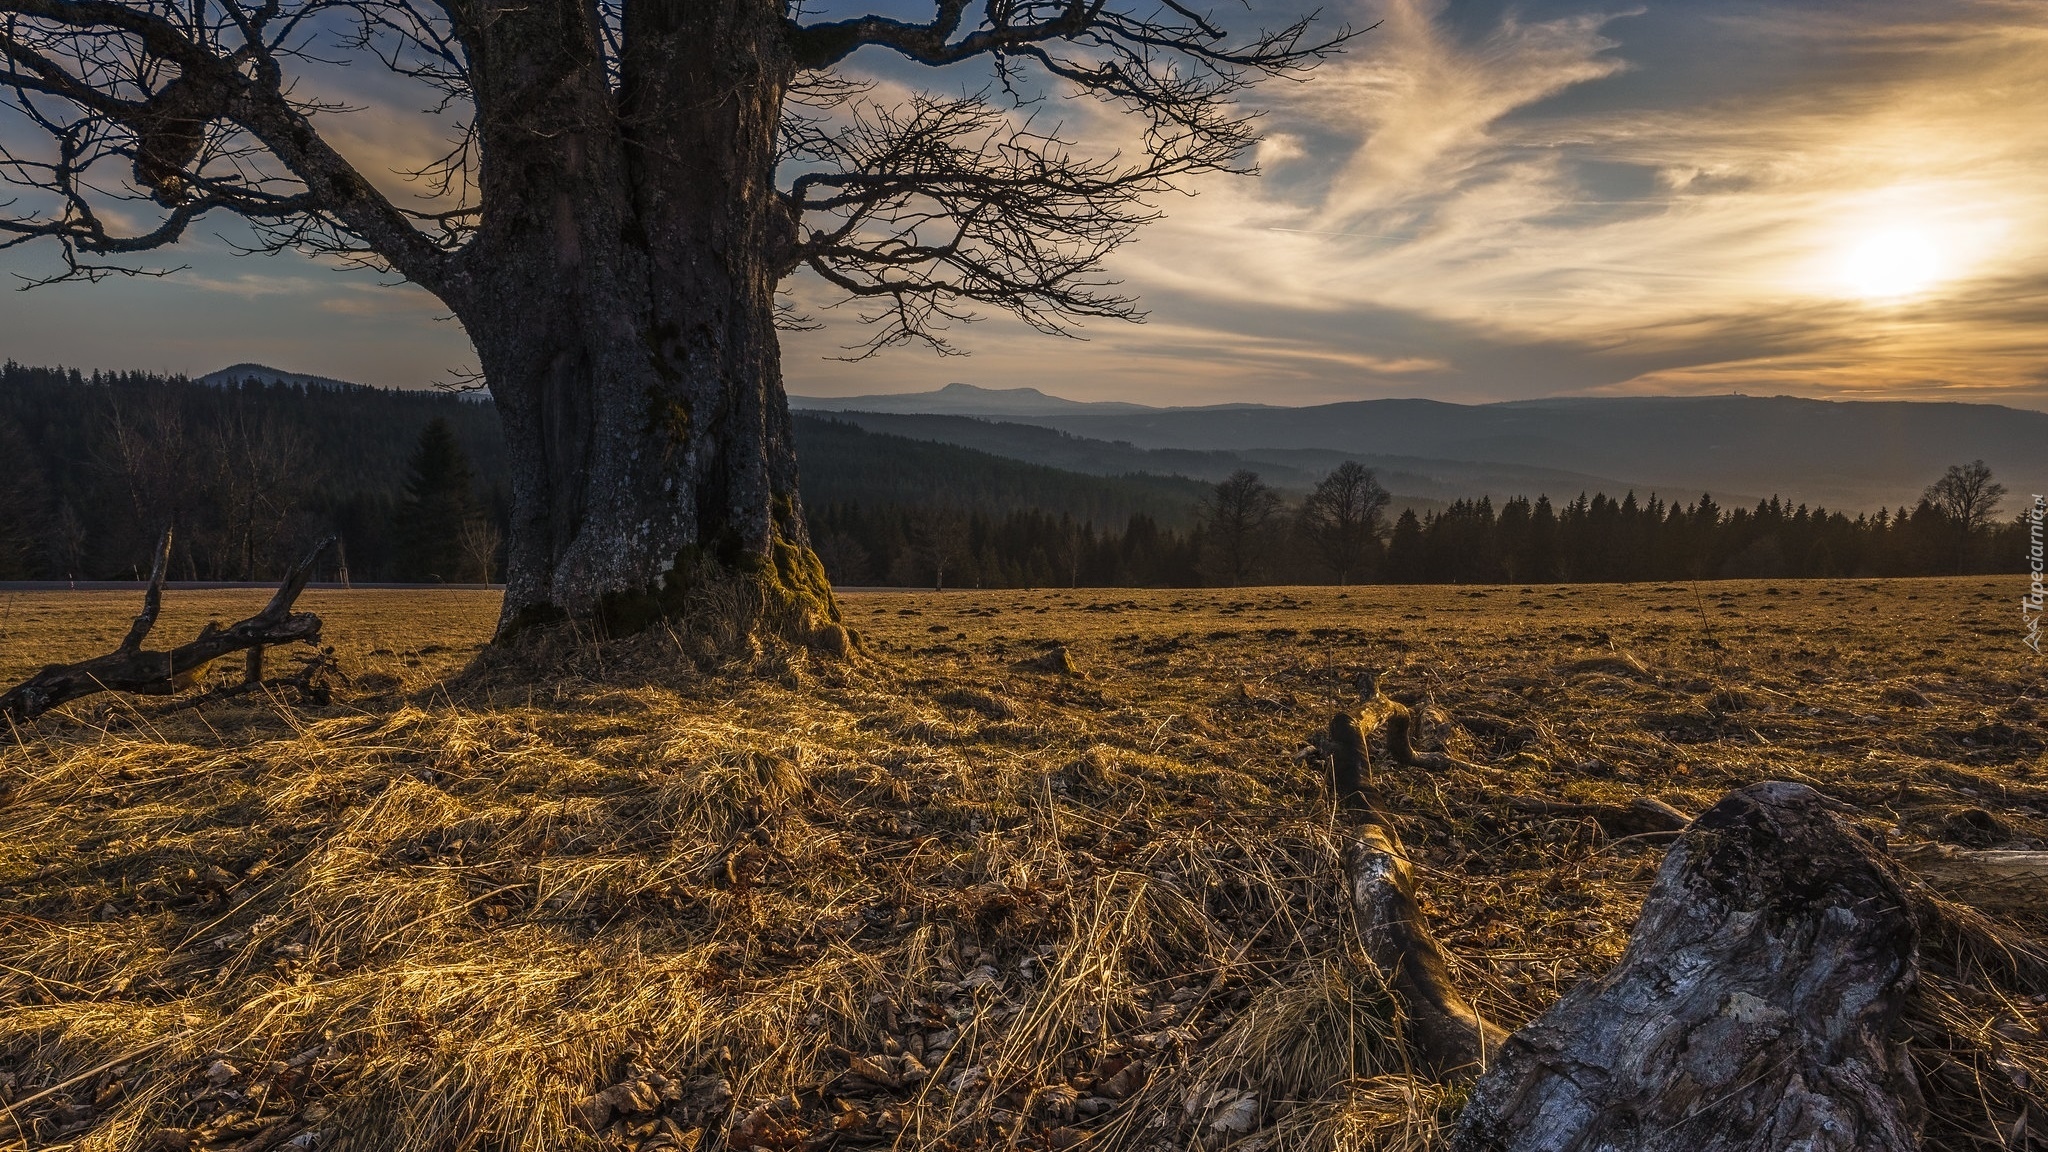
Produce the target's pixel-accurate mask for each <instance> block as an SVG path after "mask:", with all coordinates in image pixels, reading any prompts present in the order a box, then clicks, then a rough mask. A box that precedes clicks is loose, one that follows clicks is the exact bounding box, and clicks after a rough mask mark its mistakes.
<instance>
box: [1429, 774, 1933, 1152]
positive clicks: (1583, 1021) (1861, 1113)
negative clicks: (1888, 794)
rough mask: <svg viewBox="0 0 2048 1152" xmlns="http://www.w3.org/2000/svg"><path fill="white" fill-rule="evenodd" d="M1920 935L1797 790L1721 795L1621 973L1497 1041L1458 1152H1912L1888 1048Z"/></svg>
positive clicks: (1910, 1116)
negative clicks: (1834, 1151) (1830, 1151)
mask: <svg viewBox="0 0 2048 1152" xmlns="http://www.w3.org/2000/svg"><path fill="white" fill-rule="evenodd" d="M1915 936H1916V929H1915V924H1914V918H1913V914H1912V912H1911V911H1910V910H1909V908H1908V906H1907V901H1906V898H1905V895H1904V894H1903V893H1902V892H1901V890H1900V886H1899V884H1898V883H1897V881H1896V880H1895V879H1894V878H1893V875H1892V873H1891V871H1890V869H1889V868H1888V867H1887V866H1886V864H1885V863H1884V862H1883V861H1882V860H1880V859H1879V858H1878V856H1877V855H1876V854H1875V853H1874V852H1873V851H1872V849H1871V847H1870V846H1869V845H1868V844H1866V843H1865V842H1864V840H1863V839H1862V837H1860V836H1858V835H1857V834H1856V832H1855V831H1854V830H1853V829H1851V828H1849V827H1848V826H1847V825H1846V824H1844V823H1843V822H1842V821H1840V820H1839V819H1837V818H1836V817H1835V816H1834V815H1833V814H1832V813H1831V812H1830V811H1829V810H1828V803H1827V801H1825V800H1824V799H1822V797H1821V796H1820V795H1819V794H1818V793H1816V792H1814V791H1813V790H1812V789H1810V788H1807V787H1805V786H1803V785H1799V784H1787V783H1777V782H1771V783H1763V784H1756V785H1752V786H1750V787H1748V788H1744V789H1742V790H1740V791H1737V792H1734V793H1731V794H1729V795H1728V796H1726V797H1724V798H1723V799H1722V800H1721V801H1720V802H1719V803H1718V804H1716V805H1714V807H1713V808H1711V809H1710V810H1708V811H1707V812H1706V813H1705V814H1704V815H1702V816H1700V817H1699V819H1698V820H1696V821H1694V822H1693V824H1692V826H1691V827H1690V828H1689V829H1688V830H1687V831H1686V832H1685V834H1684V835H1683V836H1681V837H1680V838H1679V839H1678V841H1677V842H1676V844H1674V846H1673V847H1672V849H1671V851H1670V853H1669V854H1668V855H1667V856H1666V858H1665V860H1664V864H1663V866H1662V868H1661V869H1660V870H1659V871H1658V874H1657V880H1656V883H1655V885H1654V886H1653V887H1652V888H1651V891H1650V895H1649V897H1648V899H1646V900H1645V901H1644V903H1643V912H1642V918H1641V920H1640V921H1639V922H1638V923H1637V925H1636V929H1635V932H1634V934H1633V935H1632V936H1631V938H1630V940H1629V945H1628V950H1627V952H1626V953H1625V954H1624V955H1623V957H1622V959H1621V962H1620V963H1619V964H1618V965H1617V966H1616V967H1615V968H1614V970H1613V971H1611V972H1609V973H1608V974H1607V975H1606V976H1605V977H1603V978H1601V979H1599V980H1595V981H1588V982H1586V983H1584V984H1581V985H1579V986H1578V987H1577V988H1574V989H1573V990H1572V991H1571V992H1570V993H1569V994H1567V995H1566V996H1565V997H1564V999H1563V1000H1561V1001H1559V1002H1558V1003H1557V1005H1556V1006H1554V1007H1553V1008H1551V1010H1550V1011H1548V1012H1546V1013H1544V1014H1543V1015H1542V1016H1541V1017H1539V1018H1538V1019H1537V1020H1535V1021H1534V1022H1532V1023H1531V1024H1529V1025H1528V1026H1527V1027H1525V1028H1523V1029H1522V1030H1521V1031H1519V1032H1517V1033H1515V1034H1514V1035H1513V1036H1511V1037H1509V1038H1508V1040H1507V1041H1506V1042H1505V1043H1504V1044H1502V1045H1501V1048H1500V1050H1499V1052H1498V1053H1497V1054H1496V1055H1495V1057H1494V1062H1493V1066H1492V1068H1491V1069H1490V1070H1489V1071H1488V1072H1487V1074H1486V1075H1485V1076H1483V1077H1481V1078H1480V1080H1479V1081H1478V1083H1477V1084H1476V1085H1475V1086H1474V1088H1473V1091H1472V1097H1471V1101H1470V1103H1469V1104H1468V1105H1467V1106H1466V1108H1465V1110H1464V1112H1463V1113H1462V1114H1461V1115H1460V1117H1459V1121H1458V1128H1457V1132H1456V1135H1455V1137H1454V1139H1453V1142H1452V1149H1453V1150H1454V1152H1524V1150H1526V1152H1536V1150H1538V1149H1541V1150H1542V1152H1595V1150H1600V1152H1622V1150H1629V1152H1736V1150H1741V1152H1786V1150H1790V1149H1799V1150H1803V1152H1822V1150H1835V1149H1840V1150H1842V1152H1850V1150H1852V1149H1853V1150H1855V1152H1879V1150H1890V1149H1898V1150H1901V1152H1904V1150H1907V1149H1913V1148H1916V1147H1917V1146H1918V1145H1917V1142H1916V1129H1917V1127H1918V1121H1919V1112H1920V1108H1919V1093H1918V1091H1917V1088H1916V1086H1915V1084H1914V1082H1913V1079H1912V1071H1911V1068H1910V1066H1909V1065H1908V1063H1907V1062H1906V1059H1905V1055H1904V1053H1903V1052H1902V1051H1898V1050H1895V1049H1894V1048H1893V1047H1892V1045H1891V1043H1890V1041H1889V1039H1888V1037H1889V1036H1890V1035H1891V1034H1892V1033H1893V1027H1894V1025H1895V1024H1896V1022H1897V1020H1898V1017H1899V1012H1900V1009H1901V1007H1902V1006H1903V1004H1904V1002H1905V999H1906V996H1907V994H1908V993H1909V991H1910V990H1911V987H1912V983H1913V979H1914V971H1915Z"/></svg>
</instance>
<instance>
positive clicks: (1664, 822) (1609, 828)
mask: <svg viewBox="0 0 2048 1152" xmlns="http://www.w3.org/2000/svg"><path fill="white" fill-rule="evenodd" d="M1504 800H1505V802H1506V804H1507V805H1508V807H1510V808H1513V809H1515V810H1516V811H1517V812H1528V813H1532V814H1534V815H1538V816H1577V817H1582V818H1585V819H1589V820H1592V821H1593V822H1594V823H1596V824H1598V825H1600V831H1602V832H1604V833H1606V834H1607V835H1609V836H1615V837H1619V836H1648V835H1652V834H1655V833H1660V832H1665V833H1673V834H1676V833H1679V832H1683V831H1685V828H1686V825H1688V824H1690V823H1692V817H1690V816H1687V815H1686V814H1685V813H1683V812H1680V811H1679V810H1678V809H1676V808H1673V807H1672V806H1671V805H1669V804H1666V803H1664V802H1663V801H1662V800H1659V799H1657V798H1656V797H1654V796H1638V797H1636V798H1635V799H1633V800H1631V801H1629V802H1628V803H1626V804H1573V803H1566V802H1562V801H1556V800H1542V799H1538V798H1537V797H1534V796H1508V797H1505V798H1504Z"/></svg>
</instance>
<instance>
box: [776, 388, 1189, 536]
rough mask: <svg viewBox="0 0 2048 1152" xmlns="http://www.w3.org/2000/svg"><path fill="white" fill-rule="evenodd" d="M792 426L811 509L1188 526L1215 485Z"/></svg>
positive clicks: (819, 421) (839, 425) (832, 419)
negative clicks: (1036, 514) (1032, 515)
mask: <svg viewBox="0 0 2048 1152" xmlns="http://www.w3.org/2000/svg"><path fill="white" fill-rule="evenodd" d="M792 424H793V428H794V431H795V433H796V444H797V455H798V460H799V461H800V464H801V469H802V474H803V480H802V487H803V497H804V506H805V507H806V508H808V509H811V510H812V511H813V512H821V511H823V510H824V509H825V507H826V506H828V505H831V504H866V505H889V504H898V505H906V506H913V505H932V504H935V505H939V506H943V507H951V508H956V509H961V510H973V511H977V512H982V513H986V514H990V515H998V516H1000V515H1004V514H1007V513H1010V512H1016V511H1023V510H1034V509H1035V510H1037V511H1042V512H1046V513H1050V514H1052V515H1054V516H1059V515H1066V516H1072V517H1073V518H1074V519H1075V520H1076V521H1086V522H1091V523H1093V524H1095V525H1097V526H1098V527H1108V526H1114V527H1116V528H1119V529H1120V528H1122V527H1123V525H1124V522H1125V521H1127V520H1129V519H1130V518H1131V516H1132V515H1133V514H1136V513H1143V514H1145V515H1148V516H1150V517H1152V518H1153V519H1154V520H1155V521H1157V522H1158V523H1159V524H1160V525H1161V526H1162V527H1167V528H1177V529H1185V528H1188V527H1190V526H1192V525H1193V524H1194V522H1195V519H1196V517H1197V515H1198V512H1199V509H1200V507H1201V502H1202V498H1203V497H1204V496H1206V495H1207V494H1208V492H1209V489H1208V486H1207V485H1206V484H1202V483H1200V482H1198V481H1195V480H1189V479H1186V478H1184V477H1180V476H1146V475H1129V476H1121V475H1101V474H1092V475H1091V474H1086V473H1078V472H1075V471H1071V470H1065V469H1059V468H1050V467H1046V466H1044V465H1041V464H1033V463H1027V462H1024V461H1021V460H1018V459H1015V458H1013V457H1007V456H1004V455H1001V454H997V453H990V452H981V451H976V450H974V449H971V448H963V447H960V446H958V445H954V444H947V443H943V442H937V441H933V440H930V439H912V438H907V437H900V436H892V435H889V434H887V433H881V432H871V431H868V430H867V429H864V428H861V427H858V426H856V425H854V424H852V423H848V422H846V421H843V420H841V419H840V418H839V417H838V416H836V415H826V414H822V413H811V412H799V413H797V414H796V416H795V418H794V420H793V421H792ZM1034 431H1037V430H1036V429H1034Z"/></svg>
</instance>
